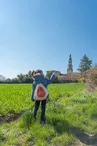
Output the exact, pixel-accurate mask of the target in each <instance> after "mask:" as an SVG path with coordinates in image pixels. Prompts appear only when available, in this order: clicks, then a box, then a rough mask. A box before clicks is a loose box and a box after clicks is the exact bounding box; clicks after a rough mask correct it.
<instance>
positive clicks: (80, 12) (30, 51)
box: [0, 0, 97, 78]
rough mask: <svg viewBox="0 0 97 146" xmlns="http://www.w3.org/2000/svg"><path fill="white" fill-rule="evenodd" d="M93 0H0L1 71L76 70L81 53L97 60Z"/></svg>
mask: <svg viewBox="0 0 97 146" xmlns="http://www.w3.org/2000/svg"><path fill="white" fill-rule="evenodd" d="M96 50H97V1H96V0H0V74H2V75H4V76H6V77H11V78H13V77H15V76H16V75H17V74H19V73H27V72H28V71H29V70H33V69H42V70H43V71H44V73H45V72H46V70H52V69H55V70H59V71H61V72H62V73H66V71H67V64H68V58H69V54H71V55H72V59H73V69H74V71H76V70H77V68H78V66H79V63H80V59H81V58H82V56H83V55H84V54H87V56H88V57H89V58H90V59H92V60H93V63H94V64H95V63H97V51H96Z"/></svg>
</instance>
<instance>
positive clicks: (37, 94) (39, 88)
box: [34, 83, 48, 100]
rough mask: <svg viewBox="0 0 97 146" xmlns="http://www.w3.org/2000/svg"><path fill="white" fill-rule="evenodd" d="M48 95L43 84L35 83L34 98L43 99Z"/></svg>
mask: <svg viewBox="0 0 97 146" xmlns="http://www.w3.org/2000/svg"><path fill="white" fill-rule="evenodd" d="M47 96H48V91H47V89H46V88H45V87H44V85H43V84H41V83H40V84H37V85H36V88H35V91H34V100H45V99H46V98H47Z"/></svg>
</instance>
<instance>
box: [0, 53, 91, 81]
mask: <svg viewBox="0 0 97 146" xmlns="http://www.w3.org/2000/svg"><path fill="white" fill-rule="evenodd" d="M90 68H92V60H90V59H89V58H88V57H87V55H86V54H85V55H84V56H83V57H82V59H81V60H80V65H79V68H78V71H79V72H80V73H81V74H83V73H86V71H87V70H89V69H90ZM30 72H31V71H29V72H28V73H27V74H19V75H17V77H16V78H13V79H10V78H7V79H5V78H4V77H3V76H0V83H32V82H33V80H32V78H31V76H30ZM53 72H54V71H49V72H47V74H46V77H48V78H50V76H51V74H52V73H53ZM54 82H56V83H57V82H58V78H56V79H55V81H54Z"/></svg>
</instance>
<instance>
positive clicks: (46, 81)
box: [31, 73, 55, 100]
mask: <svg viewBox="0 0 97 146" xmlns="http://www.w3.org/2000/svg"><path fill="white" fill-rule="evenodd" d="M54 79H55V73H53V74H52V76H51V78H50V79H48V78H45V77H44V76H41V75H38V76H35V77H34V82H33V87H32V95H31V100H32V99H33V96H34V91H35V88H36V85H37V84H40V83H41V84H43V85H44V87H45V88H47V86H48V85H49V84H51V83H52V82H53V81H54Z"/></svg>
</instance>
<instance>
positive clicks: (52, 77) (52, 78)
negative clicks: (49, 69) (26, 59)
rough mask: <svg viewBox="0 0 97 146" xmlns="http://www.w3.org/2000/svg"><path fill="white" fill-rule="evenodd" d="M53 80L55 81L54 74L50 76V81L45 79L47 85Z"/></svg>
mask: <svg viewBox="0 0 97 146" xmlns="http://www.w3.org/2000/svg"><path fill="white" fill-rule="evenodd" d="M54 79H55V72H54V73H53V74H52V75H51V77H50V79H48V78H46V80H47V85H48V84H51V83H52V82H53V81H54Z"/></svg>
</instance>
